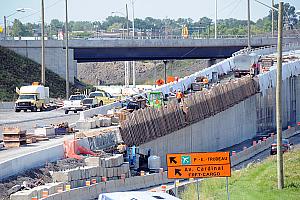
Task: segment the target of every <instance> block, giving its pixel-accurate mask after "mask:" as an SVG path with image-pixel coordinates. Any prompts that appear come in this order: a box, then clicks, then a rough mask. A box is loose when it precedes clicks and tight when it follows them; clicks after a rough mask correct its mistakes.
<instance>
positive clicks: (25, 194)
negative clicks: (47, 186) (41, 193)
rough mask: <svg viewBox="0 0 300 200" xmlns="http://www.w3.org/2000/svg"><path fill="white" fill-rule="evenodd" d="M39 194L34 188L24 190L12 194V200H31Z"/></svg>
mask: <svg viewBox="0 0 300 200" xmlns="http://www.w3.org/2000/svg"><path fill="white" fill-rule="evenodd" d="M34 196H37V192H36V191H35V190H33V189H31V190H23V191H19V192H16V193H14V194H12V195H10V199H11V200H31V199H32V197H34Z"/></svg>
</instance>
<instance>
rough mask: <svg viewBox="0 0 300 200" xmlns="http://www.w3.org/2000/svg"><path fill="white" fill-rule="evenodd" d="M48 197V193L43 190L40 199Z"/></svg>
mask: <svg viewBox="0 0 300 200" xmlns="http://www.w3.org/2000/svg"><path fill="white" fill-rule="evenodd" d="M48 195H49V192H48V191H47V190H44V191H43V192H42V198H47V197H48Z"/></svg>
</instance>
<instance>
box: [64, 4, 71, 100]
mask: <svg viewBox="0 0 300 200" xmlns="http://www.w3.org/2000/svg"><path fill="white" fill-rule="evenodd" d="M65 3H66V22H65V40H66V99H68V98H69V96H70V85H69V84H70V83H69V33H68V0H65Z"/></svg>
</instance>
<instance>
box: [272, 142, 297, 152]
mask: <svg viewBox="0 0 300 200" xmlns="http://www.w3.org/2000/svg"><path fill="white" fill-rule="evenodd" d="M292 145H293V144H292V143H290V142H289V140H288V139H282V151H283V152H287V151H289V150H291V146H292ZM276 153H277V141H275V142H273V143H272V144H271V155H274V154H276Z"/></svg>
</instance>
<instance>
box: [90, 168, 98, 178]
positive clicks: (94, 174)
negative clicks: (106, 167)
mask: <svg viewBox="0 0 300 200" xmlns="http://www.w3.org/2000/svg"><path fill="white" fill-rule="evenodd" d="M90 176H91V177H93V176H94V177H95V176H97V167H92V168H91V170H90Z"/></svg>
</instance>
